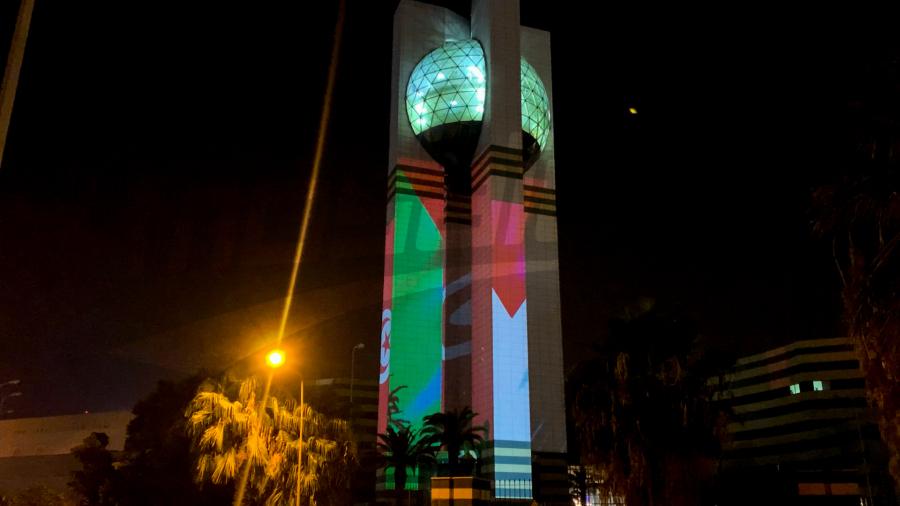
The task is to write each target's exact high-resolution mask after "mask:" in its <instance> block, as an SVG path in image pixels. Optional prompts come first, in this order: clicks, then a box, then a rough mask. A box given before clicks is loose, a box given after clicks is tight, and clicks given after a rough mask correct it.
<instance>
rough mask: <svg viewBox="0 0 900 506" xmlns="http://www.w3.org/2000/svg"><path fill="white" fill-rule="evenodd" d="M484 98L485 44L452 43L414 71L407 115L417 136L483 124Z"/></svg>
mask: <svg viewBox="0 0 900 506" xmlns="http://www.w3.org/2000/svg"><path fill="white" fill-rule="evenodd" d="M541 89H543V87H542V88H541ZM484 95H485V66H484V50H483V49H482V48H481V44H479V43H478V41H477V40H472V39H469V40H458V41H449V42H446V43H445V44H444V45H443V46H441V47H439V48H437V49H435V50H434V51H432V52H430V53H428V54H427V55H425V57H424V58H422V61H420V62H419V64H418V65H416V68H415V69H413V72H412V75H410V77H409V84H407V86H406V114H407V116H408V117H409V123H410V125H411V126H412V129H413V132H414V133H415V134H416V135H419V134H420V133H422V132H424V131H425V130H428V129H429V128H432V127H436V126H439V125H443V124H446V123H454V122H459V121H481V118H482V116H484ZM545 96H546V93H545Z"/></svg>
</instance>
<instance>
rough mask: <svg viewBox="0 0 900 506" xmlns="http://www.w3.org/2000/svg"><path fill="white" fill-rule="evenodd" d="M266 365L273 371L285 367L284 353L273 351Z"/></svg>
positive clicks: (267, 358)
mask: <svg viewBox="0 0 900 506" xmlns="http://www.w3.org/2000/svg"><path fill="white" fill-rule="evenodd" d="M266 365H268V366H269V367H270V368H272V369H278V368H279V367H281V366H283V365H284V351H283V350H272V351H270V352H269V354H268V355H266Z"/></svg>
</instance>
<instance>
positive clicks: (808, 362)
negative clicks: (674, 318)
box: [722, 338, 893, 506]
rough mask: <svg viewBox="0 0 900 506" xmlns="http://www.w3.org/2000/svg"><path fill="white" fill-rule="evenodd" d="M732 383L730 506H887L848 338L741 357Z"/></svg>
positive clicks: (877, 446) (881, 457) (880, 457)
mask: <svg viewBox="0 0 900 506" xmlns="http://www.w3.org/2000/svg"><path fill="white" fill-rule="evenodd" d="M728 380H729V391H727V392H726V395H725V398H726V400H727V402H728V403H729V404H730V406H731V408H732V411H733V418H734V421H733V422H731V423H730V424H729V425H728V434H729V439H730V440H729V442H728V443H727V446H726V448H725V451H724V455H723V461H722V478H723V490H724V491H725V492H726V495H727V496H730V497H732V501H734V502H731V503H728V504H744V503H746V504H758V503H759V501H771V500H778V499H779V498H782V499H785V500H790V501H791V504H834V505H839V504H846V505H851V504H852V505H854V506H858V505H860V504H863V505H873V504H893V503H887V502H884V501H887V500H889V499H887V497H889V496H890V495H891V490H890V486H889V483H890V481H889V479H888V477H887V475H886V466H885V463H886V455H885V450H884V447H883V445H882V444H881V442H880V438H879V434H878V427H877V426H876V425H875V422H874V420H873V419H872V418H871V417H870V416H869V415H868V408H867V403H866V392H865V382H864V380H863V376H862V371H861V370H860V368H859V362H858V361H857V359H856V355H855V352H854V350H853V345H852V344H851V342H850V340H849V339H846V338H836V339H817V340H808V341H798V342H795V343H792V344H789V345H787V346H782V347H780V348H775V349H772V350H769V351H766V352H764V353H760V354H757V355H751V356H748V357H744V358H741V359H739V360H738V361H737V362H736V365H735V368H734V372H733V374H732V375H731V376H729V377H728ZM886 496H887V497H886ZM788 498H789V499H788ZM741 501H745V502H741Z"/></svg>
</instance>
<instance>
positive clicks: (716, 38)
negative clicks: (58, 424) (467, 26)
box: [0, 0, 878, 416]
mask: <svg viewBox="0 0 900 506" xmlns="http://www.w3.org/2000/svg"><path fill="white" fill-rule="evenodd" d="M440 3H441V4H442V5H446V6H450V7H452V8H454V9H455V10H457V11H459V12H461V13H464V14H465V13H467V11H468V2H465V1H444V2H440ZM6 4H8V2H6ZM292 4H293V6H292V7H289V6H286V3H283V2H253V3H252V7H251V6H250V3H244V4H243V5H238V4H231V3H224V4H223V3H221V2H174V1H170V2H160V1H154V2H149V1H129V2H89V3H87V4H85V3H83V2H75V3H73V2H64V1H58V0H56V1H54V0H38V2H37V8H36V11H35V16H34V21H33V26H32V33H31V38H30V40H29V47H28V52H27V54H26V63H25V66H24V69H23V76H22V80H21V83H20V91H19V99H18V101H17V104H16V108H15V112H14V117H13V124H12V130H11V133H10V138H9V143H8V146H7V154H6V160H5V161H4V167H3V169H2V171H0V381H3V380H5V379H7V378H13V377H16V378H21V379H22V380H23V385H22V389H23V391H24V392H25V394H26V395H25V396H23V397H22V398H19V399H16V401H15V402H16V405H15V406H13V407H14V408H15V409H16V415H17V416H26V415H35V414H50V413H67V412H76V411H80V410H84V409H88V410H102V409H121V408H128V407H130V406H131V404H133V402H134V400H135V399H136V398H137V397H138V396H139V395H141V394H143V393H145V392H146V391H148V389H150V388H152V385H153V383H154V382H155V381H156V380H157V379H160V378H175V377H179V376H181V375H184V374H186V373H188V372H191V369H192V368H193V367H194V364H193V363H189V364H184V363H183V362H179V361H178V359H179V358H181V357H183V356H188V355H186V354H185V353H186V352H185V351H184V350H190V352H191V353H199V354H202V355H204V356H209V357H212V358H211V359H210V360H211V361H212V362H215V360H217V357H220V355H217V354H216V353H217V350H216V348H217V344H218V347H226V348H228V352H227V353H224V355H221V356H225V357H226V358H227V359H228V360H231V361H233V360H237V359H240V358H242V357H243V358H245V359H247V357H252V356H253V353H255V352H256V351H258V350H259V349H262V348H263V347H264V346H265V345H266V343H265V339H266V337H260V336H268V338H270V337H271V335H272V329H273V328H274V327H275V325H276V323H277V322H275V321H273V319H274V317H275V316H277V315H276V313H277V311H276V310H275V309H277V302H278V298H279V297H281V296H282V295H283V291H284V288H285V284H286V280H287V275H288V273H289V270H290V260H291V257H292V253H293V241H294V239H295V237H296V233H297V227H298V223H299V216H300V213H301V210H302V207H303V199H304V195H305V190H306V184H307V176H308V173H309V166H310V163H311V159H312V152H313V146H314V137H315V133H316V126H317V123H318V116H319V111H320V107H321V103H320V102H321V96H322V92H323V87H324V83H325V69H326V66H327V60H328V54H329V50H330V44H331V36H330V32H331V30H332V28H333V23H334V18H335V13H336V2H334V3H332V2H293V3H292ZM395 5H396V2H395V1H387V0H385V1H363V0H350V2H349V9H348V17H347V26H346V38H345V41H344V49H343V53H342V60H341V66H340V70H339V77H338V83H337V89H336V95H335V109H334V116H333V123H332V125H331V129H330V130H329V138H328V145H327V151H326V155H325V160H324V165H323V180H322V181H321V188H320V191H319V200H318V201H317V203H316V207H315V211H314V212H315V214H314V221H313V225H312V230H311V243H310V248H309V251H308V255H307V257H306V263H304V266H303V268H302V270H301V277H300V287H301V289H300V295H299V299H298V306H299V307H300V309H298V310H297V311H296V312H295V313H296V316H295V318H294V319H293V321H295V322H296V325H297V326H298V327H297V328H295V329H293V331H294V333H293V334H292V336H291V340H293V341H296V342H297V343H305V344H303V345H300V344H298V345H297V346H302V347H303V350H304V351H303V353H304V354H305V355H304V356H305V357H307V359H306V362H308V364H309V365H308V366H307V369H308V370H307V374H311V375H312V374H336V373H343V374H346V373H347V370H348V369H349V356H350V348H351V347H352V345H353V344H354V343H356V342H360V341H362V342H365V343H366V345H367V348H366V349H365V350H364V352H363V353H361V354H360V357H359V358H360V359H361V362H360V364H361V365H360V369H358V373H359V375H360V376H364V375H365V376H368V377H370V378H374V377H375V370H376V369H375V368H376V365H375V364H376V360H377V358H376V355H375V352H376V348H377V346H376V344H377V337H376V336H377V335H378V326H379V311H380V310H379V308H380V292H381V276H382V268H383V267H382V266H383V258H382V251H383V226H384V198H385V187H386V172H387V143H388V114H389V112H388V108H389V89H390V57H391V48H390V44H391V20H392V15H393V9H394V6H395ZM575 5H576V3H573V2H540V1H529V0H522V21H523V24H526V25H529V26H535V27H538V28H542V29H546V30H550V31H551V32H552V37H553V44H554V46H553V58H554V61H553V65H554V75H553V78H554V89H555V93H556V96H555V97H554V102H555V103H554V107H555V116H554V121H555V124H554V129H555V135H556V143H557V167H558V199H559V229H560V250H561V252H560V256H561V269H562V272H561V277H562V290H563V318H564V321H563V327H564V336H565V341H566V361H567V363H568V364H569V365H571V364H572V363H574V361H575V359H576V356H577V355H578V354H579V352H580V351H581V350H583V348H584V347H585V345H586V343H588V342H590V341H591V340H593V339H595V338H602V336H603V335H604V333H605V332H606V321H607V319H608V317H609V316H610V315H611V314H614V313H615V312H616V311H617V309H618V308H619V307H621V306H622V305H623V304H626V303H629V302H632V301H633V300H634V299H635V298H636V297H638V296H651V297H656V298H658V299H660V300H663V301H667V302H670V303H672V304H676V305H677V306H678V307H680V308H681V309H682V310H683V311H685V312H686V313H688V314H690V315H692V316H694V317H695V318H697V320H698V321H699V322H700V327H701V330H702V332H703V333H704V334H705V335H708V336H710V337H711V338H714V339H715V340H717V341H718V342H720V343H725V344H727V345H728V346H733V347H734V348H735V349H736V350H739V351H740V352H754V351H759V350H761V349H763V348H764V347H766V346H769V345H771V344H777V343H781V342H784V341H785V340H788V339H794V338H817V337H830V336H832V335H835V334H836V333H839V332H840V328H839V326H838V325H837V321H838V318H837V308H838V306H837V302H836V295H835V289H836V287H835V276H834V273H833V269H832V265H831V263H830V260H829V256H828V251H827V250H826V249H825V248H824V246H823V245H822V244H819V243H816V242H814V241H812V240H810V239H809V237H808V235H809V234H808V226H807V221H808V218H807V216H806V214H805V213H806V208H807V198H808V194H809V189H810V187H811V186H813V185H815V184H816V183H818V182H821V181H823V180H824V179H827V178H828V177H830V174H832V173H834V171H835V170H836V169H837V167H838V166H839V164H840V156H841V150H840V148H839V146H840V144H841V142H842V139H843V137H842V134H843V130H842V128H843V127H842V123H841V121H842V119H843V118H844V116H843V115H844V113H845V110H846V105H847V101H848V98H849V97H850V96H851V95H852V91H853V89H854V86H856V83H855V81H854V79H855V77H854V76H856V75H857V73H858V72H859V70H860V68H861V66H862V63H860V62H861V61H864V60H865V58H864V57H863V56H864V55H866V54H869V53H871V51H872V48H874V47H878V46H877V45H876V44H875V42H873V40H870V39H858V38H856V37H855V35H853V36H851V34H855V33H857V27H858V26H862V25H857V24H855V23H854V22H853V20H851V19H848V18H846V17H844V14H845V13H834V14H835V15H834V16H831V17H830V18H828V19H827V20H825V19H819V18H817V20H816V21H815V22H813V21H812V18H809V17H808V16H807V15H808V14H809V13H805V12H798V13H788V12H785V11H784V10H783V9H779V10H778V11H775V10H766V9H763V8H762V7H759V8H758V10H757V11H745V12H699V11H697V12H689V11H686V10H679V11H672V12H661V11H648V10H647V9H646V8H640V7H637V6H636V7H634V8H631V9H628V8H613V7H605V6H601V7H596V8H593V9H594V10H590V11H587V12H581V13H576V12H574V11H572V10H571V9H573V8H574V6H575ZM577 5H582V3H577ZM4 9H6V8H5V7H4ZM6 10H9V9H6ZM820 14H821V13H817V15H820ZM0 16H4V17H5V19H4V20H3V21H4V23H3V24H4V25H8V24H9V23H7V21H8V20H9V18H8V13H7V12H6V11H3V12H0ZM2 29H3V30H5V32H4V40H5V38H6V37H8V32H9V26H4V27H2ZM872 32H873V33H875V35H877V34H878V31H877V30H872ZM632 105H633V106H635V107H637V108H638V109H639V111H640V114H639V115H638V116H637V117H636V118H631V117H628V116H627V115H626V114H625V109H626V108H627V107H629V106H632ZM273 308H274V309H273ZM309 308H311V309H309ZM251 320H252V323H247V322H248V321H251ZM197 335H202V336H201V337H202V338H197V337H196V336H197ZM160 336H163V337H160ZM197 341H200V343H199V344H197ZM160 357H162V358H160ZM248 360H249V359H248ZM197 365H200V364H197Z"/></svg>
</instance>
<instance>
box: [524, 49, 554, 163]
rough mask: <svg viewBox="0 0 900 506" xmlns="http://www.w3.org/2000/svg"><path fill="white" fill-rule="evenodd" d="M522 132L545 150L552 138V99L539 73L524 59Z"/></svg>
mask: <svg viewBox="0 0 900 506" xmlns="http://www.w3.org/2000/svg"><path fill="white" fill-rule="evenodd" d="M521 67H522V130H524V131H525V132H527V133H528V134H530V135H531V136H532V137H534V139H535V140H536V141H537V143H538V146H539V147H540V148H541V149H543V148H544V147H546V146H547V139H548V138H549V137H550V99H549V98H548V97H547V90H546V89H544V83H543V82H541V78H540V77H539V76H538V74H537V71H536V70H534V67H532V66H531V64H529V63H528V62H527V61H525V59H524V58H522V64H521Z"/></svg>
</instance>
